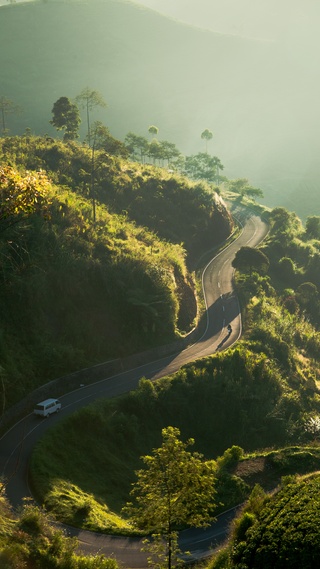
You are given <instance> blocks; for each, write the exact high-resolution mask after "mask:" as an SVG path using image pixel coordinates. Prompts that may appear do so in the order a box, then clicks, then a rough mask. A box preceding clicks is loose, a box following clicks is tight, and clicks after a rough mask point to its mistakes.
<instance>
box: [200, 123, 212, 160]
mask: <svg viewBox="0 0 320 569" xmlns="http://www.w3.org/2000/svg"><path fill="white" fill-rule="evenodd" d="M212 137H213V134H212V132H211V130H209V129H208V128H206V129H205V130H204V131H203V132H202V133H201V138H202V140H205V141H206V153H207V154H208V142H209V140H211V139H212Z"/></svg>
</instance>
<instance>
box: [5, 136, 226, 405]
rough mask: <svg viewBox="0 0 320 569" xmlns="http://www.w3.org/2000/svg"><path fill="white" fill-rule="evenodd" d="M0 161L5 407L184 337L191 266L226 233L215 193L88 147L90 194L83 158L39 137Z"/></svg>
mask: <svg viewBox="0 0 320 569" xmlns="http://www.w3.org/2000/svg"><path fill="white" fill-rule="evenodd" d="M110 139H111V137H110ZM108 150H109V149H108ZM0 157H1V158H0V160H1V170H0V175H1V204H2V206H1V207H2V214H1V235H0V246H1V281H2V286H1V293H0V298H1V300H0V302H1V313H2V320H1V334H2V342H1V348H0V349H1V366H2V367H1V369H2V377H3V382H4V385H5V387H6V389H5V396H4V395H3V402H2V404H3V405H5V406H10V404H12V403H13V402H14V401H17V400H19V399H21V398H22V397H23V396H24V395H26V394H27V393H28V391H30V390H31V389H33V388H34V387H36V386H37V385H41V384H43V383H45V382H46V381H48V380H49V379H53V378H55V377H59V376H61V375H63V374H65V373H67V372H70V371H76V370H77V369H80V368H81V367H87V366H88V365H93V364H95V363H99V362H102V361H106V360H108V359H112V358H116V357H121V356H122V355H128V354H130V353H135V352H138V351H143V350H145V349H147V348H150V347H153V346H156V345H159V344H165V343H169V342H172V341H173V340H175V339H177V338H179V337H181V336H183V335H184V334H186V333H187V332H189V331H190V330H191V329H192V327H193V326H194V325H195V324H196V322H197V318H198V308H197V301H196V289H195V286H196V283H195V280H194V276H193V271H194V266H192V263H193V259H195V257H196V254H198V253H202V252H203V251H204V250H206V249H208V248H212V247H214V246H215V245H217V244H218V243H220V242H221V241H222V240H223V239H225V238H226V237H227V236H228V235H229V234H230V232H231V230H232V227H233V222H232V219H231V216H230V214H229V212H228V211H227V209H226V207H225V205H224V203H223V201H222V200H221V198H220V196H219V195H218V194H217V193H216V192H215V191H213V190H212V187H210V186H209V185H208V184H206V183H205V182H197V181H194V182H193V181H189V180H187V179H186V178H183V177H181V176H179V175H172V173H169V172H168V171H167V169H161V168H156V167H153V166H151V165H146V164H139V163H136V162H132V161H129V160H128V159H127V158H123V157H122V156H118V155H114V154H110V152H107V151H106V150H104V149H97V150H96V156H95V160H96V163H97V164H99V168H98V167H97V174H96V176H95V188H94V196H93V195H92V187H91V185H90V179H91V174H92V151H91V149H90V148H89V147H88V146H83V145H82V144H79V143H77V142H73V141H69V142H62V141H59V140H54V139H50V140H48V139H47V138H45V137H44V138H41V137H31V136H27V137H26V136H24V137H11V138H10V137H5V138H2V139H1V140H0ZM8 200H9V201H8ZM4 397H5V398H4Z"/></svg>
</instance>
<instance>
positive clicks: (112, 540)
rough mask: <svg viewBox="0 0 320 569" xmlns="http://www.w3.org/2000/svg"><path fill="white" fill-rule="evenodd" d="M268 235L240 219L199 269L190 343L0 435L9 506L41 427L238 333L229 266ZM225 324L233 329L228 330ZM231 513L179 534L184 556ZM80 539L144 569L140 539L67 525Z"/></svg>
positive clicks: (207, 546)
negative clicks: (201, 299)
mask: <svg viewBox="0 0 320 569" xmlns="http://www.w3.org/2000/svg"><path fill="white" fill-rule="evenodd" d="M266 234H267V226H266V225H265V224H264V223H263V222H262V221H261V219H260V218H258V217H255V216H253V217H249V218H247V219H245V220H243V230H242V233H241V235H240V236H239V237H238V238H237V239H236V240H235V241H233V242H232V243H231V244H230V245H228V246H227V247H226V248H225V249H224V250H223V251H221V252H220V253H219V254H218V255H216V256H215V257H214V258H213V259H212V260H211V261H210V263H209V264H208V265H207V266H206V268H205V270H204V273H203V291H204V296H205V300H206V308H207V311H206V315H205V318H206V329H205V332H204V334H203V336H202V338H200V340H198V341H197V342H196V343H195V344H193V345H191V346H189V347H188V348H186V349H184V350H183V351H181V352H179V353H176V354H174V355H171V356H167V357H165V358H163V359H160V360H157V361H154V362H149V363H147V364H145V365H141V366H139V367H137V368H135V369H131V370H129V371H126V372H123V373H119V374H117V375H114V376H113V377H109V378H107V379H105V380H101V381H99V382H97V383H95V384H91V385H88V386H86V387H83V388H79V389H77V390H76V391H73V392H72V393H69V394H66V395H64V396H62V397H60V400H61V402H62V410H61V412H60V413H59V414H58V415H54V416H50V418H49V419H47V420H39V417H36V416H34V415H33V414H30V415H28V416H27V417H24V418H23V419H22V420H20V421H19V422H18V423H17V424H16V425H14V426H13V427H12V428H11V429H10V430H9V431H8V432H7V433H6V434H5V435H3V436H2V438H1V439H0V472H1V474H2V477H3V478H4V480H5V481H6V483H7V485H6V493H7V497H8V499H9V501H10V502H11V504H12V505H13V507H18V506H20V505H21V503H22V500H23V498H24V497H26V496H30V495H31V492H30V489H29V485H28V463H29V459H30V456H31V453H32V450H33V448H34V446H35V444H36V443H37V442H38V441H39V439H40V438H41V437H42V436H43V435H44V433H45V432H46V430H47V429H48V428H50V427H52V426H53V425H55V424H56V423H57V422H58V421H59V420H60V419H61V418H63V417H66V416H67V415H70V414H71V413H73V412H74V411H75V410H77V409H79V408H81V407H83V406H85V405H88V404H89V403H91V402H92V401H95V400H96V399H99V398H106V397H116V396H117V395H120V394H122V393H125V392H127V391H131V390H132V389H135V388H136V387H137V386H138V383H139V380H140V378H141V377H147V378H149V379H151V380H154V379H157V378H160V377H162V376H165V375H168V374H171V373H174V372H175V371H177V370H178V369H179V368H180V367H181V366H182V365H184V364H186V363H188V362H190V361H193V360H195V359H198V358H201V357H204V356H207V355H211V354H213V353H214V352H216V351H217V350H221V349H226V348H227V347H229V346H231V345H232V344H233V343H234V342H235V341H237V339H238V338H239V337H240V335H241V314H240V307H239V303H238V299H237V297H236V295H235V294H234V291H233V289H232V275H233V268H232V265H231V262H232V260H233V258H234V256H235V254H236V252H237V250H238V249H239V248H240V247H243V246H250V247H255V246H257V245H258V244H259V243H260V242H261V241H262V240H263V238H264V237H265V235H266ZM228 324H230V325H231V327H232V332H231V333H229V332H228V330H227V326H228ZM232 516H233V513H232V512H228V513H226V514H225V515H223V516H220V517H219V519H218V521H217V523H216V524H213V526H211V527H210V528H208V529H206V530H203V529H202V530H199V529H198V530H197V529H191V530H187V531H186V532H183V533H182V534H181V546H182V550H185V551H187V550H188V551H190V552H191V555H190V557H188V559H189V560H190V561H191V560H194V559H200V558H202V557H205V556H206V555H208V554H210V551H212V548H213V547H215V546H216V545H217V544H218V543H220V542H221V541H222V540H223V538H224V537H225V535H226V531H227V528H228V524H229V521H230V517H232ZM70 533H72V534H73V535H76V536H77V537H78V539H79V548H80V549H81V550H82V551H83V552H88V553H89V552H90V553H92V554H95V553H98V552H100V553H104V554H105V555H107V556H114V557H115V558H116V559H117V560H118V561H119V562H121V563H123V564H124V565H125V567H129V568H132V569H135V568H138V569H144V568H145V567H147V559H146V557H147V556H146V554H145V553H143V552H141V551H140V549H141V543H140V540H138V539H134V538H123V537H112V536H105V535H102V534H95V533H93V532H85V531H81V530H75V529H72V528H70Z"/></svg>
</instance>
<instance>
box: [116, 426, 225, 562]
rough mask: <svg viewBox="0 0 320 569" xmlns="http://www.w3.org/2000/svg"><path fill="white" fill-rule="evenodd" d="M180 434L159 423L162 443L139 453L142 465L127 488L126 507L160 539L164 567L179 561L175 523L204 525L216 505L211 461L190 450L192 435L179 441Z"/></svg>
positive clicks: (172, 428) (156, 541) (176, 526)
mask: <svg viewBox="0 0 320 569" xmlns="http://www.w3.org/2000/svg"><path fill="white" fill-rule="evenodd" d="M179 435H180V431H179V429H177V428H175V427H167V428H165V429H163V430H162V438H163V442H162V446H161V447H159V448H157V449H154V450H153V453H152V455H151V456H144V457H142V460H143V462H144V464H145V468H144V469H143V470H138V471H137V472H136V475H137V481H136V482H135V483H134V485H133V489H132V491H131V494H132V495H133V496H134V497H135V501H136V502H135V504H132V503H129V504H127V506H126V508H125V512H126V513H128V514H129V515H130V516H131V518H132V521H133V522H134V523H135V524H136V525H137V526H138V527H139V528H143V529H144V530H147V531H148V532H151V533H152V537H153V539H154V540H155V541H154V543H155V544H156V545H159V543H161V542H162V541H163V540H164V543H165V552H164V553H162V555H163V559H165V561H166V563H167V566H168V569H171V567H173V566H175V564H176V563H177V555H178V553H179V548H178V543H177V541H178V532H177V528H178V527H179V526H181V525H189V526H197V527H200V526H205V525H208V523H209V522H210V521H212V519H213V518H212V510H213V507H214V494H215V489H214V483H215V475H214V469H215V467H214V463H213V462H212V461H210V462H205V461H204V460H203V457H202V455H200V454H199V453H190V452H188V451H187V450H186V448H187V447H188V446H190V445H193V444H194V440H193V439H189V440H188V441H187V442H186V443H183V442H182V441H180V440H179Z"/></svg>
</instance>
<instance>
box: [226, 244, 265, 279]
mask: <svg viewBox="0 0 320 569" xmlns="http://www.w3.org/2000/svg"><path fill="white" fill-rule="evenodd" d="M232 266H233V267H234V268H235V269H237V270H238V271H240V272H242V273H247V272H249V273H250V274H251V273H252V271H255V272H257V273H262V274H264V273H266V272H267V271H268V268H269V259H268V257H267V255H265V254H264V253H263V252H262V251H260V250H259V249H254V248H253V247H241V249H239V251H237V253H236V255H235V258H234V259H233V261H232Z"/></svg>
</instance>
